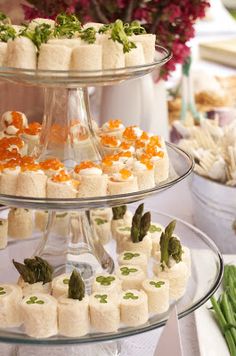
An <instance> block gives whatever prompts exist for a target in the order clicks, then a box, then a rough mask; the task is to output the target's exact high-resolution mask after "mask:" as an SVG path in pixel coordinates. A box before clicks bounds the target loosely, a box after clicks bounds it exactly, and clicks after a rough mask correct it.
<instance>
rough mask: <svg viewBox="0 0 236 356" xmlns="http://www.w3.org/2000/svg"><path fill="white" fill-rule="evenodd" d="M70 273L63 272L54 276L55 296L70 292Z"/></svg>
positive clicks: (53, 292) (53, 293)
mask: <svg viewBox="0 0 236 356" xmlns="http://www.w3.org/2000/svg"><path fill="white" fill-rule="evenodd" d="M69 280H70V274H69V273H63V274H60V275H59V276H57V277H55V278H53V280H52V295H53V297H54V298H59V297H61V296H62V295H66V296H67V294H68V286H69Z"/></svg>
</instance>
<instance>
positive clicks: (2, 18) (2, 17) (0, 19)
mask: <svg viewBox="0 0 236 356" xmlns="http://www.w3.org/2000/svg"><path fill="white" fill-rule="evenodd" d="M6 19H7V15H5V14H4V13H3V12H2V11H0V21H4V20H6Z"/></svg>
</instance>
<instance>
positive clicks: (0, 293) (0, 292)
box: [0, 287, 6, 295]
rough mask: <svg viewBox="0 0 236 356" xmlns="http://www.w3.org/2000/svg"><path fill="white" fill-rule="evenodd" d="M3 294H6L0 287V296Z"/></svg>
mask: <svg viewBox="0 0 236 356" xmlns="http://www.w3.org/2000/svg"><path fill="white" fill-rule="evenodd" d="M4 294H6V292H5V290H4V288H3V287H0V295H4Z"/></svg>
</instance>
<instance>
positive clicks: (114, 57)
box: [100, 35, 125, 69]
mask: <svg viewBox="0 0 236 356" xmlns="http://www.w3.org/2000/svg"><path fill="white" fill-rule="evenodd" d="M109 37H110V35H102V36H101V37H100V41H101V42H100V43H101V44H102V67H103V69H116V68H122V67H124V66H125V55H124V52H123V46H122V44H120V43H119V42H117V41H113V40H112V39H109Z"/></svg>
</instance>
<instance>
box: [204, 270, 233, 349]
mask: <svg viewBox="0 0 236 356" xmlns="http://www.w3.org/2000/svg"><path fill="white" fill-rule="evenodd" d="M210 300H211V304H212V310H213V312H214V315H215V319H216V321H217V323H218V325H219V328H220V330H221V332H222V334H223V336H224V337H225V340H226V343H227V345H228V349H229V352H230V355H231V356H235V355H236V266H234V265H226V266H225V270H224V276H223V293H222V294H221V295H220V297H219V298H218V300H217V299H216V298H215V297H214V296H212V297H211V299H210Z"/></svg>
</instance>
